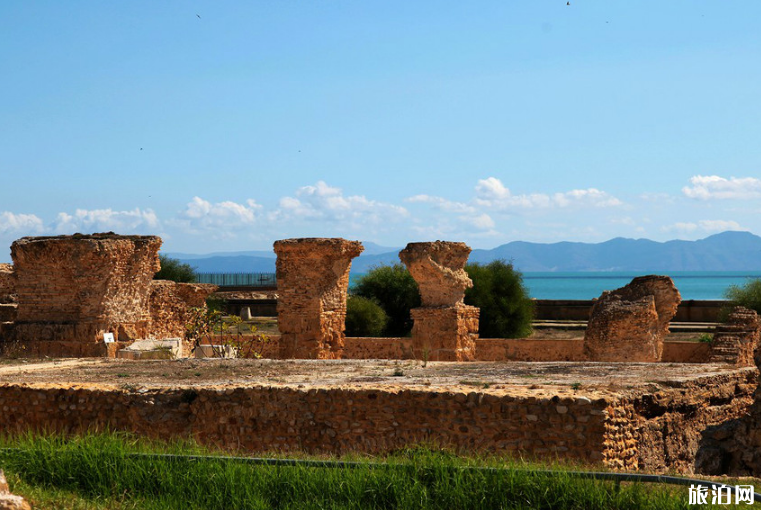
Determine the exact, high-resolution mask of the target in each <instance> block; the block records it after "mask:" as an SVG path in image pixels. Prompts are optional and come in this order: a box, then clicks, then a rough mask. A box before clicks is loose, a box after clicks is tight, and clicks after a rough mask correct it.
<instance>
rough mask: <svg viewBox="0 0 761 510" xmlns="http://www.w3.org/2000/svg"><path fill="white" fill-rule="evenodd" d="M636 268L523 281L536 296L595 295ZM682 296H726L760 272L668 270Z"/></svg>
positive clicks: (526, 277)
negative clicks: (732, 286) (733, 288)
mask: <svg viewBox="0 0 761 510" xmlns="http://www.w3.org/2000/svg"><path fill="white" fill-rule="evenodd" d="M643 274H647V273H635V272H588V273H587V272H584V273H523V282H524V283H525V284H526V287H528V290H529V294H530V295H531V297H533V298H536V299H593V298H596V297H599V296H600V294H601V293H602V291H604V290H613V289H617V288H619V287H623V286H624V285H626V284H627V283H629V282H630V281H631V280H632V278H634V277H635V276H642V275H643ZM668 276H670V277H671V278H672V279H673V280H674V284H675V285H676V288H677V289H679V293H680V294H681V295H682V299H683V300H686V299H724V292H725V291H726V290H727V287H729V286H730V285H742V284H744V283H745V282H746V281H747V280H748V279H751V278H761V271H758V272H719V271H716V272H702V271H701V272H680V271H674V272H671V273H668Z"/></svg>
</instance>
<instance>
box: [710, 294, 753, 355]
mask: <svg viewBox="0 0 761 510" xmlns="http://www.w3.org/2000/svg"><path fill="white" fill-rule="evenodd" d="M760 337H761V320H759V317H758V314H757V313H756V312H755V311H753V310H748V309H747V308H745V307H742V306H738V307H736V308H735V309H734V310H732V313H730V314H729V317H728V318H727V322H725V323H723V324H719V325H718V326H717V327H716V332H715V333H714V335H713V342H711V358H710V359H709V361H710V362H711V363H731V364H733V365H737V366H741V367H750V366H753V365H754V364H755V363H754V361H753V353H754V351H755V350H756V348H757V347H758V344H759V338H760Z"/></svg>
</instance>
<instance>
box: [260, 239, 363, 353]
mask: <svg viewBox="0 0 761 510" xmlns="http://www.w3.org/2000/svg"><path fill="white" fill-rule="evenodd" d="M274 249H275V253H277V285H278V296H279V298H278V302H277V311H278V328H279V329H280V333H281V337H280V356H281V357H282V358H283V359H287V358H307V359H333V358H340V357H341V353H342V351H343V347H344V336H345V334H344V329H345V323H346V297H347V294H348V290H349V270H350V269H351V260H352V259H353V258H354V257H356V256H358V255H359V254H360V253H362V250H363V249H364V248H363V247H362V243H360V242H359V241H347V240H345V239H340V238H306V239H284V240H281V241H276V242H275V245H274Z"/></svg>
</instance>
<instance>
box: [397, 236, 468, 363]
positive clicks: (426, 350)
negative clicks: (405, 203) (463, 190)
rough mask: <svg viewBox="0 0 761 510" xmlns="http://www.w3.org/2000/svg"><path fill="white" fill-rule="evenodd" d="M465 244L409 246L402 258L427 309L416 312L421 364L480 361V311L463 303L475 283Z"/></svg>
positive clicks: (415, 333) (416, 350) (415, 334)
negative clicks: (477, 354)
mask: <svg viewBox="0 0 761 510" xmlns="http://www.w3.org/2000/svg"><path fill="white" fill-rule="evenodd" d="M469 254H470V248H469V247H468V246H467V245H466V244H465V243H454V242H445V241H436V242H430V243H409V244H408V245H407V247H406V248H405V249H404V250H402V251H401V252H400V253H399V259H401V261H402V262H403V263H404V264H405V265H406V266H407V269H409V271H410V274H412V277H413V278H414V279H415V281H416V282H417V284H418V287H419V288H420V298H421V304H422V306H421V307H420V308H413V309H412V319H413V321H414V324H413V326H412V346H413V352H414V355H415V357H416V358H417V359H427V360H431V361H470V360H473V359H474V357H475V351H476V338H478V316H479V312H480V310H479V309H478V308H476V307H473V306H468V305H466V304H465V303H464V302H463V299H464V297H465V289H467V288H469V287H472V286H473V282H472V281H471V280H470V278H469V277H468V274H467V273H466V272H465V269H464V268H465V263H466V262H467V260H468V255H469Z"/></svg>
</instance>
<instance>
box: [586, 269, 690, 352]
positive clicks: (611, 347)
mask: <svg viewBox="0 0 761 510" xmlns="http://www.w3.org/2000/svg"><path fill="white" fill-rule="evenodd" d="M681 300H682V298H681V296H680V295H679V291H678V290H677V289H676V287H675V286H674V282H673V281H672V280H671V278H669V277H668V276H655V275H650V276H638V277H637V278H634V279H633V280H632V281H631V283H629V284H628V285H626V286H624V287H621V288H620V289H617V290H614V291H605V292H603V293H602V296H600V298H599V299H598V300H597V302H596V303H595V304H594V306H593V307H592V311H591V313H590V317H589V324H588V325H587V330H586V333H585V334H584V353H585V355H586V356H587V358H588V359H590V360H592V361H643V362H649V361H660V359H661V355H662V354H663V339H664V337H665V336H666V335H667V334H668V332H669V329H668V325H669V322H670V321H671V319H672V318H673V317H674V315H675V314H676V309H677V307H678V306H679V303H680V302H681Z"/></svg>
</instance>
